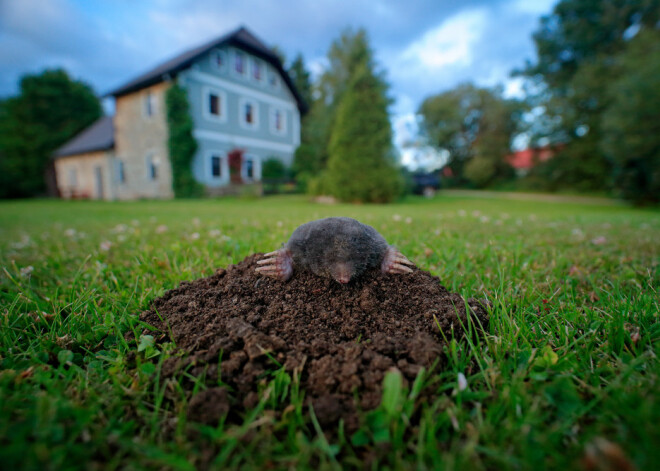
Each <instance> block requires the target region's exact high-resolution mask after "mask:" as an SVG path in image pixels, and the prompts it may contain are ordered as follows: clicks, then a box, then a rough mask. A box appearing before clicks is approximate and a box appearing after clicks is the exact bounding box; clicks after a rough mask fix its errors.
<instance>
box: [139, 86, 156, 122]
mask: <svg viewBox="0 0 660 471" xmlns="http://www.w3.org/2000/svg"><path fill="white" fill-rule="evenodd" d="M149 109H151V113H150V112H149ZM156 114H158V99H157V96H156V94H155V93H154V92H153V91H152V90H147V91H146V92H145V93H144V95H143V96H142V116H143V117H144V118H148V119H150V118H153V117H154V116H156Z"/></svg>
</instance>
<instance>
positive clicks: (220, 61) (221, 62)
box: [211, 50, 227, 69]
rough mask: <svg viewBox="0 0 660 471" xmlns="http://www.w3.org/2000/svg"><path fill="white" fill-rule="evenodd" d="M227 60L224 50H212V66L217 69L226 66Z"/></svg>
mask: <svg viewBox="0 0 660 471" xmlns="http://www.w3.org/2000/svg"><path fill="white" fill-rule="evenodd" d="M226 60H227V59H226V57H225V52H224V51H218V50H215V51H213V52H211V66H213V67H215V68H216V69H222V68H224V66H225V62H226Z"/></svg>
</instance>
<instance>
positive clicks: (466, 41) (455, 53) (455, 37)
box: [397, 9, 486, 74]
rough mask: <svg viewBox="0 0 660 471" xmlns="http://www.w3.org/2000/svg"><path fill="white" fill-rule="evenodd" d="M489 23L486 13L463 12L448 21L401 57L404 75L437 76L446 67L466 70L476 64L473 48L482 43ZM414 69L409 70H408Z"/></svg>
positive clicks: (431, 31)
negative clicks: (418, 72)
mask: <svg viewBox="0 0 660 471" xmlns="http://www.w3.org/2000/svg"><path fill="white" fill-rule="evenodd" d="M485 23H486V11H485V10H483V9H480V10H472V11H467V12H462V13H459V14H457V15H456V16H453V17H451V18H449V19H448V20H445V21H444V22H443V23H442V24H440V25H439V26H438V27H437V28H433V29H431V30H429V31H427V32H426V33H424V35H423V36H422V37H421V38H420V39H419V40H417V41H415V42H413V43H412V44H410V45H409V46H408V47H407V48H406V49H405V50H404V51H403V53H402V54H401V56H400V57H401V61H400V63H399V64H397V66H398V67H400V68H401V70H402V72H403V73H404V74H405V73H412V74H415V73H416V70H415V69H420V68H421V69H423V70H424V71H425V72H427V73H436V72H438V71H441V70H442V68H443V67H445V66H467V65H470V63H471V61H472V60H473V57H472V47H473V45H474V44H475V42H476V41H477V40H478V39H479V37H480V35H481V31H483V29H484V25H485ZM411 65H412V66H413V68H410V67H409V66H411Z"/></svg>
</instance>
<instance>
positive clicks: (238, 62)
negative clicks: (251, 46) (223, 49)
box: [234, 52, 245, 75]
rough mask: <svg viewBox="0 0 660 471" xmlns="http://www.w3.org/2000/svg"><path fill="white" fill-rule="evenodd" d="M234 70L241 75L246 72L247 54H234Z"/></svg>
mask: <svg viewBox="0 0 660 471" xmlns="http://www.w3.org/2000/svg"><path fill="white" fill-rule="evenodd" d="M234 70H235V71H236V72H237V73H239V74H241V75H243V74H245V54H243V53H242V52H236V54H235V55H234Z"/></svg>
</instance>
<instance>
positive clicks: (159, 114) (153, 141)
mask: <svg viewBox="0 0 660 471" xmlns="http://www.w3.org/2000/svg"><path fill="white" fill-rule="evenodd" d="M170 86H171V84H170V83H169V82H161V83H158V84H156V85H152V86H150V87H146V88H143V89H141V90H138V91H137V92H134V93H131V94H128V95H124V96H121V97H118V98H117V99H116V100H115V117H114V127H115V157H116V159H118V160H121V161H122V162H123V165H124V169H125V181H124V183H123V184H121V185H119V187H118V190H119V191H118V192H117V195H116V196H117V199H127V200H130V199H137V198H172V197H173V196H174V192H173V189H172V166H171V164H170V159H169V153H168V150H167V138H168V130H167V108H166V106H165V92H166V91H167V89H168V88H169V87H170ZM149 94H151V96H152V99H151V110H152V113H151V115H149V113H148V111H147V108H148V107H147V104H146V102H147V100H148V98H147V96H148V95H149ZM151 162H153V163H154V165H155V167H156V172H155V178H152V171H151V168H150V167H151V165H150V163H151Z"/></svg>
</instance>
